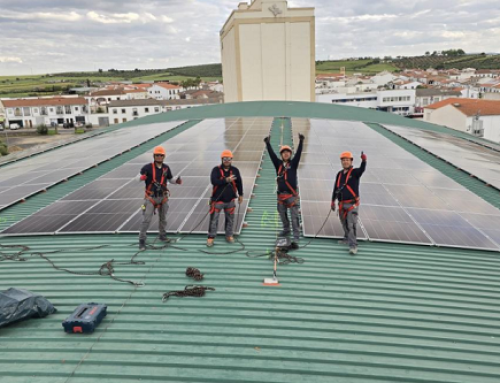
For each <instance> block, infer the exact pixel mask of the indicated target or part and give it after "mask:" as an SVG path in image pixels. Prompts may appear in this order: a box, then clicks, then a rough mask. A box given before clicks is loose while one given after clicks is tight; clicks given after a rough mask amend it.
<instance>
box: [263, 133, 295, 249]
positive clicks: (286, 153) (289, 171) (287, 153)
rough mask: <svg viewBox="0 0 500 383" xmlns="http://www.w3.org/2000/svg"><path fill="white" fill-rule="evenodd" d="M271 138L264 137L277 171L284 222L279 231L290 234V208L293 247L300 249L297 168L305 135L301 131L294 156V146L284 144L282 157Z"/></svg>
mask: <svg viewBox="0 0 500 383" xmlns="http://www.w3.org/2000/svg"><path fill="white" fill-rule="evenodd" d="M270 139H271V137H270V136H268V137H266V138H264V142H265V143H266V146H267V151H268V152H269V157H271V161H272V162H273V164H274V167H275V168H276V173H277V178H276V181H277V193H278V214H279V216H280V219H281V223H282V224H283V230H282V231H281V232H280V233H279V236H280V237H288V236H289V235H290V220H289V218H288V210H290V215H291V218H292V229H293V240H292V249H298V248H299V239H300V219H299V215H300V212H299V209H300V197H299V192H298V185H297V169H298V168H299V163H300V157H301V155H302V147H303V143H304V139H305V137H304V135H303V134H301V133H299V141H300V142H299V146H298V148H297V153H295V156H293V158H292V148H291V147H290V146H288V145H284V146H282V147H281V149H280V154H281V159H279V158H278V156H277V155H276V153H275V152H274V150H273V148H272V146H271V142H270Z"/></svg>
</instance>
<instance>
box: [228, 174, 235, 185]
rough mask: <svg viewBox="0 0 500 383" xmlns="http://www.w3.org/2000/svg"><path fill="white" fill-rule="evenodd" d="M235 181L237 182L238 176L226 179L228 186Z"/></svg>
mask: <svg viewBox="0 0 500 383" xmlns="http://www.w3.org/2000/svg"><path fill="white" fill-rule="evenodd" d="M233 181H236V176H231V177H227V178H226V182H227V183H228V184H229V183H231V182H233Z"/></svg>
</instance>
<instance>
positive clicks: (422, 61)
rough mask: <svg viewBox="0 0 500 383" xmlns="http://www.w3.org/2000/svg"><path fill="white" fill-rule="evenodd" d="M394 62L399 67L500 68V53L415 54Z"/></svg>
mask: <svg viewBox="0 0 500 383" xmlns="http://www.w3.org/2000/svg"><path fill="white" fill-rule="evenodd" d="M393 64H394V65H395V66H396V67H398V68H399V69H405V68H406V69H412V68H419V69H428V68H435V69H452V68H456V69H464V68H476V69H500V55H497V56H487V55H484V54H479V55H463V56H458V57H448V56H415V57H403V58H401V59H395V60H393Z"/></svg>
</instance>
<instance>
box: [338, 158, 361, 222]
mask: <svg viewBox="0 0 500 383" xmlns="http://www.w3.org/2000/svg"><path fill="white" fill-rule="evenodd" d="M353 170H354V168H351V169H349V171H348V172H347V176H346V178H345V183H344V186H343V187H345V188H347V190H349V192H350V193H351V194H352V196H353V197H354V199H351V200H346V201H339V214H341V213H342V214H343V215H344V219H345V218H346V217H347V214H348V213H349V212H350V211H352V210H354V209H355V208H356V207H358V206H359V204H360V199H359V197H358V196H357V195H356V193H355V192H354V190H353V189H352V188H351V187H350V186H349V185H347V182H349V179H350V178H351V174H352V171H353ZM341 178H342V172H341V173H339V177H338V179H337V189H338V188H339V187H340V180H341ZM349 203H354V204H353V205H352V206H351V207H350V208H348V209H344V204H349Z"/></svg>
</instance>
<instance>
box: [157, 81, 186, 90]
mask: <svg viewBox="0 0 500 383" xmlns="http://www.w3.org/2000/svg"><path fill="white" fill-rule="evenodd" d="M153 85H158V86H161V87H162V88H165V89H180V86H178V85H173V84H170V83H168V82H156V83H154V84H151V86H153Z"/></svg>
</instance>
